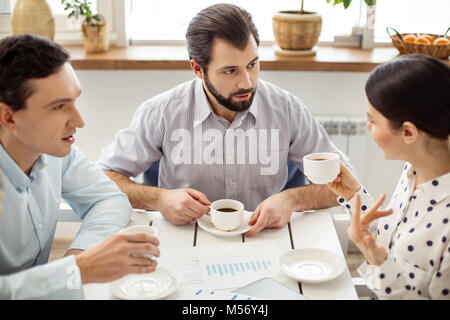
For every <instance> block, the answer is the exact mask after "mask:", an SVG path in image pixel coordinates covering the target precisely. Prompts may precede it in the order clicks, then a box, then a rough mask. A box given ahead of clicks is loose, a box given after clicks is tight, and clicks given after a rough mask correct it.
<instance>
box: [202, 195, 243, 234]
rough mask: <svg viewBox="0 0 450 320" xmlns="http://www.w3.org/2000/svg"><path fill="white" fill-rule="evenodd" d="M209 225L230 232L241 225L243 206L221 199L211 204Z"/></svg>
mask: <svg viewBox="0 0 450 320" xmlns="http://www.w3.org/2000/svg"><path fill="white" fill-rule="evenodd" d="M210 215H211V223H212V224H213V225H214V226H215V227H216V228H217V229H220V230H223V231H231V230H234V229H236V228H238V227H239V226H240V225H241V224H242V220H243V218H244V204H243V203H242V202H239V201H237V200H232V199H222V200H217V201H214V202H213V203H211V206H210Z"/></svg>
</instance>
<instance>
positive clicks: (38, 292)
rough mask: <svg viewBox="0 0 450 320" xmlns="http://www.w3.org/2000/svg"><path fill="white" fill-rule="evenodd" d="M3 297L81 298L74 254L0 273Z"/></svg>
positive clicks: (0, 295)
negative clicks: (31, 266) (8, 273)
mask: <svg viewBox="0 0 450 320" xmlns="http://www.w3.org/2000/svg"><path fill="white" fill-rule="evenodd" d="M3 299H52V300H57V299H84V293H83V286H82V284H81V277H80V270H79V268H78V265H77V263H76V260H75V256H73V255H71V256H68V257H65V258H62V259H59V260H55V261H53V262H50V263H47V264H45V265H40V266H36V267H33V268H31V269H27V270H24V271H21V272H18V273H14V274H11V275H7V276H0V300H3Z"/></svg>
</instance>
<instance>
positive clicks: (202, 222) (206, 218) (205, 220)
mask: <svg viewBox="0 0 450 320" xmlns="http://www.w3.org/2000/svg"><path fill="white" fill-rule="evenodd" d="M252 214H253V212H250V211H247V210H244V218H243V219H242V223H241V225H240V226H239V227H238V228H236V229H234V230H230V231H223V230H220V229H217V228H216V227H215V226H214V225H213V224H212V222H211V216H210V215H209V214H204V215H203V216H201V217H200V218H199V219H197V223H198V225H199V226H200V228H202V229H203V230H205V231H208V232H209V233H212V234H214V235H216V236H222V237H231V236H235V235H239V234H242V233H244V232H247V231H248V230H250V228H251V226H249V225H248V222H249V221H250V218H251V217H252Z"/></svg>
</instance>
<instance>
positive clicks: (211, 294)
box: [186, 289, 261, 300]
mask: <svg viewBox="0 0 450 320" xmlns="http://www.w3.org/2000/svg"><path fill="white" fill-rule="evenodd" d="M187 297H189V300H261V299H260V298H258V297H253V296H249V295H243V294H239V293H235V292H231V291H215V290H208V289H199V290H196V291H193V292H191V293H190V295H189V296H186V298H187Z"/></svg>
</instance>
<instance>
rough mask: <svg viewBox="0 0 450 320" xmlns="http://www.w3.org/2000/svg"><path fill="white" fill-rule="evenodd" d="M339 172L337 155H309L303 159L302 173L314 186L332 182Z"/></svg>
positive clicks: (326, 153)
mask: <svg viewBox="0 0 450 320" xmlns="http://www.w3.org/2000/svg"><path fill="white" fill-rule="evenodd" d="M339 172H340V157H339V155H338V154H337V153H331V152H322V153H311V154H308V155H306V156H304V157H303V173H304V174H305V176H306V177H307V178H308V179H309V180H310V181H311V182H312V183H315V184H327V183H329V182H332V181H334V179H336V177H337V176H338V174H339Z"/></svg>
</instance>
